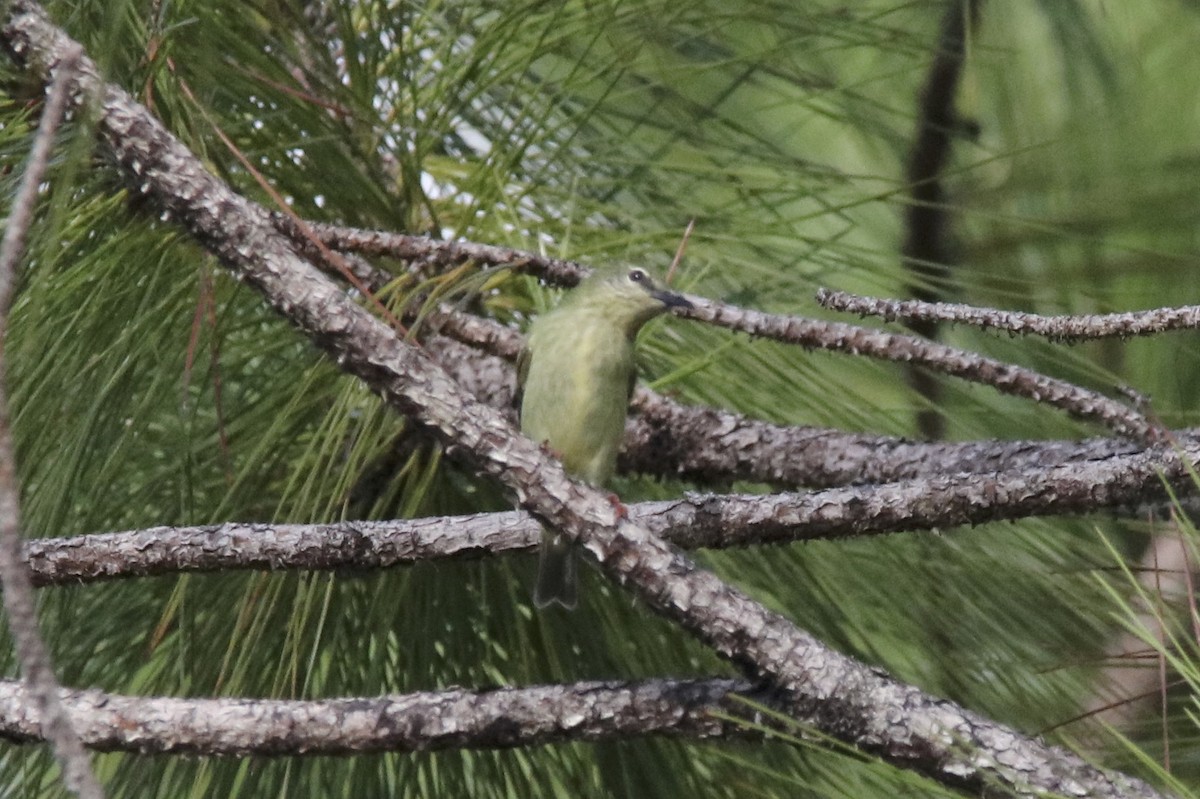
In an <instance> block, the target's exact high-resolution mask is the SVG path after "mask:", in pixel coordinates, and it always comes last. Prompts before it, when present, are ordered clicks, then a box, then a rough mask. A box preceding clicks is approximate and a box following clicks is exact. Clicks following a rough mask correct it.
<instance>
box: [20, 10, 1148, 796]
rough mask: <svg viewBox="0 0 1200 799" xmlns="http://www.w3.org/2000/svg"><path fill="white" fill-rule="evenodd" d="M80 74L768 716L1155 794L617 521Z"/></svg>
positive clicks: (223, 230)
mask: <svg viewBox="0 0 1200 799" xmlns="http://www.w3.org/2000/svg"><path fill="white" fill-rule="evenodd" d="M8 9H9V15H8V17H7V18H6V19H5V20H4V22H3V25H0V41H2V42H3V43H4V44H5V46H6V47H7V49H8V51H9V53H10V54H11V55H12V56H13V58H14V59H15V60H16V62H17V63H18V65H19V66H21V67H23V68H25V69H27V70H29V71H31V72H32V73H33V74H35V75H38V76H39V77H43V78H44V76H45V73H46V70H47V62H48V61H50V60H52V59H53V58H54V55H55V54H56V53H57V52H59V51H60V50H61V49H62V48H63V47H65V46H68V44H69V42H70V40H69V39H68V38H67V37H66V35H65V34H63V33H62V32H61V31H60V30H58V29H57V28H55V27H54V26H53V25H51V24H50V23H49V21H48V20H47V18H46V17H45V15H44V12H42V10H41V9H40V7H38V6H37V5H36V4H35V3H32V2H30V0H10V3H9V6H8ZM81 73H82V78H81V83H82V84H83V86H84V87H85V88H87V89H90V90H94V91H96V92H97V93H98V94H100V95H102V97H103V112H102V114H101V115H100V119H99V120H98V125H97V130H98V132H99V133H100V136H101V139H102V141H103V143H104V145H105V147H107V148H108V150H109V151H110V152H111V154H112V156H113V157H114V160H115V161H116V163H117V164H118V165H119V167H120V169H121V170H122V172H123V173H124V174H125V175H126V176H127V177H128V178H129V179H130V180H131V181H132V183H133V185H134V186H135V188H136V189H137V190H138V191H140V192H141V193H142V194H143V195H144V196H145V197H146V199H147V201H148V202H150V203H152V204H155V205H158V206H159V207H160V208H161V209H162V210H164V211H167V212H169V213H170V214H171V215H172V217H173V218H174V219H176V220H178V222H179V224H181V225H182V226H184V227H185V228H186V229H187V230H188V231H189V233H190V234H191V235H192V236H193V237H195V238H196V239H197V240H198V241H200V242H201V243H202V244H204V246H206V247H207V248H208V249H209V251H210V252H212V253H213V254H214V255H215V256H216V257H217V258H218V259H219V260H220V261H221V263H222V264H224V265H225V266H226V267H228V268H229V269H231V270H232V271H233V272H234V273H235V274H237V275H238V276H239V277H240V278H241V279H243V280H245V281H246V282H247V283H249V284H250V285H252V286H253V287H254V288H256V289H257V290H258V291H260V292H261V293H262V294H263V296H264V299H265V300H266V301H267V302H268V303H270V304H271V305H272V307H274V308H275V309H276V310H277V311H279V312H280V313H281V314H283V315H284V316H286V318H288V319H289V320H290V321H292V322H293V323H294V324H295V325H296V326H297V327H298V328H299V329H300V330H301V331H303V332H304V333H305V334H306V335H308V336H309V337H310V338H311V339H312V340H313V341H314V343H316V344H317V345H319V346H320V347H321V348H322V349H323V350H325V351H326V352H327V353H329V354H330V356H331V357H333V358H334V359H335V360H336V362H337V363H338V364H339V365H341V366H342V368H343V369H345V370H346V371H347V372H349V373H351V374H353V375H355V376H357V377H359V378H361V379H362V380H364V381H365V382H366V383H367V384H368V385H369V386H370V387H371V388H372V389H374V390H376V391H378V392H379V393H380V394H381V395H382V396H383V397H384V398H385V400H386V401H387V402H388V403H389V404H391V405H392V406H393V407H394V408H396V409H397V410H399V411H400V412H402V413H404V414H406V415H408V416H410V417H411V418H413V419H414V420H416V421H417V422H418V423H419V424H421V425H422V426H424V427H425V428H426V429H427V430H429V431H431V432H432V433H434V434H436V435H437V436H439V438H441V439H442V441H443V442H444V443H445V444H446V445H447V447H448V448H449V450H450V451H451V453H452V454H454V455H456V456H458V457H460V458H463V459H466V460H468V461H469V462H471V463H472V464H473V465H474V466H475V467H476V468H477V469H478V470H479V471H480V472H482V473H483V474H485V475H487V476H489V477H491V478H493V479H495V480H498V481H500V482H501V483H503V484H504V485H506V486H508V487H509V488H510V489H511V490H512V491H514V492H515V493H516V495H517V497H518V499H519V501H520V503H521V505H522V506H523V507H525V508H526V509H528V510H530V511H531V512H533V513H534V514H535V515H536V516H537V517H538V518H539V519H540V520H541V521H543V522H545V523H547V524H548V525H550V526H551V527H553V528H555V529H557V530H559V531H561V533H562V534H564V535H565V536H566V537H567V538H569V539H570V540H573V541H577V542H578V543H579V544H581V545H582V547H583V548H585V549H586V550H587V551H588V552H589V553H590V554H591V556H592V557H593V558H595V559H596V561H597V563H598V564H599V566H600V568H601V570H602V571H603V572H604V573H605V574H607V575H608V576H609V577H610V578H611V579H613V580H616V581H618V582H621V583H622V584H624V585H626V586H628V587H629V588H630V590H632V591H633V592H635V593H636V595H637V596H638V597H639V598H640V599H641V600H642V601H643V602H644V603H645V604H646V606H647V607H648V608H650V609H652V610H654V611H655V612H657V613H659V614H662V615H663V616H665V617H667V618H669V619H671V620H673V621H675V622H676V623H677V624H679V625H680V626H682V627H683V628H684V629H686V630H688V631H689V632H691V633H693V634H694V635H696V636H697V638H699V639H700V640H701V641H702V642H704V643H705V644H706V645H708V646H709V647H711V648H712V649H713V650H714V651H715V652H716V653H717V654H719V655H720V656H721V657H723V658H725V659H727V660H728V661H729V662H731V663H733V664H735V665H736V666H737V667H738V668H740V669H741V670H742V671H743V672H744V673H745V674H746V676H747V678H748V679H751V680H756V681H762V682H764V683H766V684H767V685H769V686H770V687H771V689H772V691H771V703H772V704H773V705H775V706H776V707H779V708H780V709H782V710H784V711H785V712H787V713H789V714H791V715H792V716H793V717H795V718H796V719H797V720H798V721H799V722H801V723H803V724H810V725H813V726H814V727H815V728H816V729H817V730H819V731H821V732H823V733H825V734H828V735H831V736H834V737H836V738H837V739H839V740H842V741H846V742H849V743H852V744H854V745H856V746H858V747H861V748H862V749H864V750H865V751H868V752H873V753H878V754H879V755H880V756H881V757H883V758H885V759H887V760H888V761H889V762H891V763H893V764H895V765H897V766H900V767H905V768H910V769H915V770H919V771H922V772H924V773H926V774H927V775H929V776H931V777H933V778H935V779H937V780H939V781H941V782H943V783H945V784H947V785H953V786H959V787H962V788H964V789H967V790H973V791H981V790H983V789H984V787H985V786H987V788H988V790H996V791H1004V792H1008V793H1013V794H1016V795H1025V796H1032V795H1035V794H1041V793H1044V792H1047V791H1057V792H1060V793H1062V792H1068V791H1069V792H1073V793H1077V794H1078V793H1089V792H1090V793H1091V794H1092V795H1093V796H1096V797H1117V796H1154V795H1157V794H1156V792H1155V791H1154V790H1153V789H1152V788H1151V787H1150V786H1149V785H1146V784H1145V783H1142V782H1141V781H1138V780H1135V779H1133V778H1130V777H1126V776H1123V775H1120V774H1114V773H1111V772H1107V771H1103V770H1100V769H1097V768H1095V767H1094V766H1092V765H1090V764H1088V763H1086V762H1085V761H1083V760H1082V759H1081V758H1079V757H1077V756H1075V755H1073V754H1071V753H1069V752H1066V751H1064V750H1061V749H1058V748H1054V747H1049V746H1046V745H1045V744H1044V743H1042V742H1040V741H1037V740H1034V739H1031V738H1028V737H1026V736H1023V735H1021V734H1020V733H1018V732H1016V731H1015V730H1012V729H1010V728H1007V727H1004V726H1003V725H999V724H997V723H995V722H993V721H990V720H988V719H986V718H984V717H982V716H979V715H977V714H975V713H972V712H971V711H968V710H966V709H964V708H961V707H958V706H956V705H954V704H953V703H952V702H949V701H946V700H942V699H938V698H936V697H933V696H929V695H927V694H924V693H922V692H921V691H919V690H918V689H916V688H914V687H912V686H907V685H904V684H902V683H900V682H897V681H896V680H893V679H891V678H889V677H887V676H885V675H883V674H881V673H880V672H879V671H878V670H877V669H873V668H871V667H868V666H866V665H864V664H861V663H858V662H856V661H854V660H853V659H851V658H848V657H846V656H844V655H841V654H840V653H838V652H836V651H834V650H832V649H830V648H829V647H827V646H825V645H824V644H822V643H821V642H819V641H817V640H816V639H815V638H813V637H812V636H810V635H808V634H807V633H805V632H804V631H802V630H800V629H798V628H797V627H796V626H795V625H794V624H792V623H791V622H790V621H789V620H788V619H786V618H784V617H783V616H781V615H779V614H778V613H774V612H772V611H769V610H767V609H766V608H764V607H763V606H762V605H760V604H759V603H757V602H755V601H754V600H752V599H751V598H750V597H748V596H747V595H746V594H744V593H743V592H741V591H738V590H737V589H735V588H732V587H730V586H728V585H726V584H724V583H722V582H721V581H720V580H718V579H717V578H716V577H715V576H713V575H712V574H709V573H707V572H705V571H703V570H701V569H699V568H698V567H697V566H696V565H695V564H694V563H693V562H691V561H690V560H689V559H687V558H686V557H684V556H683V555H681V554H679V553H678V552H675V551H674V550H672V549H670V548H669V547H668V546H667V545H666V544H665V543H664V542H662V540H661V539H659V538H658V537H656V536H654V535H652V534H651V533H650V532H649V531H648V530H646V529H645V528H644V527H642V526H641V525H638V524H636V523H634V522H632V521H631V520H629V519H626V518H622V516H621V514H619V513H618V512H617V509H616V508H615V507H614V506H613V504H612V503H611V502H610V500H609V497H608V496H607V495H606V494H604V493H603V492H600V491H597V490H596V489H594V488H592V487H590V486H587V485H585V484H582V483H577V482H574V481H572V480H570V479H569V478H568V477H567V475H566V473H565V472H564V471H563V469H562V467H561V465H560V464H559V463H558V462H557V461H555V460H553V459H552V458H550V457H548V456H547V455H546V454H545V453H544V452H542V451H541V449H540V448H539V447H538V446H537V445H536V444H534V443H533V442H532V441H530V440H528V439H526V438H524V437H522V436H520V435H518V434H517V433H516V432H515V430H514V429H513V427H512V426H511V425H510V424H508V423H507V422H505V420H504V418H503V417H502V416H501V415H500V414H499V413H497V412H496V411H495V410H493V409H491V408H488V407H487V406H484V405H481V404H480V403H477V402H474V401H473V400H470V399H468V398H467V396H466V395H465V393H464V392H463V391H462V390H461V389H460V388H459V387H458V386H457V384H456V383H455V382H454V381H453V380H452V379H451V378H450V377H449V376H448V375H446V373H445V372H444V371H442V370H441V369H440V368H438V367H437V366H436V365H435V364H433V363H432V362H431V361H430V360H429V359H428V358H427V357H426V356H424V355H423V354H422V353H421V352H420V351H418V350H417V349H415V348H414V347H411V346H408V345H407V344H405V343H404V342H401V341H400V340H398V339H397V337H396V336H395V334H394V332H393V331H391V330H390V329H389V328H387V327H386V326H384V325H383V324H382V323H380V322H379V321H378V320H377V319H375V318H374V317H372V316H371V315H370V314H369V313H368V312H367V311H366V310H365V309H363V308H361V307H360V306H358V305H356V304H355V303H353V302H352V301H350V300H349V299H348V298H347V297H346V296H345V294H344V292H342V291H341V290H340V289H339V287H337V286H336V285H335V284H333V283H332V282H330V281H329V280H328V279H327V278H326V277H325V276H323V275H321V274H320V273H319V272H318V271H317V270H315V269H314V268H313V267H312V266H311V265H309V264H308V263H307V262H306V261H304V260H303V259H302V258H300V257H299V256H298V255H297V254H296V252H295V250H294V249H293V248H292V246H291V245H290V244H289V243H288V242H287V241H286V240H285V239H284V238H283V237H282V236H280V235H279V234H278V233H277V231H276V230H275V229H274V227H273V226H272V224H271V220H270V219H269V218H268V217H267V215H266V214H264V213H263V212H262V211H261V209H259V208H257V207H255V206H253V205H252V204H250V203H248V202H246V201H245V200H244V199H243V198H241V197H239V196H237V195H236V194H234V193H233V192H232V191H230V190H229V188H228V187H227V186H225V185H224V184H223V183H221V182H220V181H219V180H217V179H216V178H214V177H213V176H212V175H211V174H209V173H208V172H207V171H205V170H204V168H203V166H202V164H200V162H199V161H198V160H197V159H196V158H195V156H194V155H192V154H191V153H190V152H189V151H188V150H187V149H186V148H185V147H184V146H183V145H182V144H181V143H180V142H179V141H178V140H176V139H175V138H174V137H172V136H171V135H170V134H169V133H167V132H166V131H165V130H164V129H163V128H162V127H161V125H160V124H159V123H158V122H157V121H156V120H155V119H154V118H153V117H151V116H150V115H149V114H148V113H147V112H146V111H145V109H144V108H142V107H141V106H139V105H138V104H137V103H135V102H134V101H133V100H132V99H131V98H130V97H129V96H128V94H126V93H125V92H124V91H122V90H121V89H119V88H117V87H114V86H112V85H105V84H104V83H103V82H102V81H100V79H99V77H98V76H97V74H96V71H95V68H94V66H93V65H91V64H90V63H88V62H86V61H85V62H84V63H83V66H82V68H81Z"/></svg>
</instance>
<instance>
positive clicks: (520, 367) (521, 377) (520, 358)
mask: <svg viewBox="0 0 1200 799" xmlns="http://www.w3.org/2000/svg"><path fill="white" fill-rule="evenodd" d="M529 360H530V357H529V347H527V346H526V347H522V348H521V352H520V353H519V354H518V355H517V390H516V391H514V392H513V407H514V408H516V409H517V413H518V414H520V412H521V400H523V399H524V398H525V378H527V377H529Z"/></svg>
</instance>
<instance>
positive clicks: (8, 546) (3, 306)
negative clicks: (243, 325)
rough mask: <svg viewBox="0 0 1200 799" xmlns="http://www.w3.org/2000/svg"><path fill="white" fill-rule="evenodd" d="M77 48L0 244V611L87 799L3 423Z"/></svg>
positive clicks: (87, 776)
mask: <svg viewBox="0 0 1200 799" xmlns="http://www.w3.org/2000/svg"><path fill="white" fill-rule="evenodd" d="M82 55H83V51H82V49H81V48H80V47H79V46H78V45H76V44H73V43H72V46H69V47H66V48H64V49H63V50H62V51H61V52H60V53H59V54H58V59H57V64H55V65H54V66H53V71H54V75H53V79H52V80H51V81H50V84H49V87H48V89H49V90H48V96H47V98H46V105H45V108H43V109H42V118H41V121H40V122H39V123H38V129H37V134H36V135H35V137H34V140H33V147H32V148H31V150H30V153H29V163H28V164H27V165H26V167H25V172H24V174H23V175H22V176H21V184H20V186H19V188H18V189H17V196H16V198H15V199H14V200H13V206H12V211H11V212H10V213H9V215H8V221H7V224H6V225H5V229H4V240H3V241H2V242H0V342H3V345H2V346H0V583H3V586H4V610H5V613H6V614H7V616H8V626H9V629H10V630H11V631H12V636H13V646H14V647H15V648H16V651H17V659H18V661H19V662H20V664H21V672H22V674H23V675H24V677H25V685H27V686H28V689H29V695H30V698H31V699H32V702H31V704H32V706H33V707H36V708H37V711H38V713H39V714H40V716H41V718H43V719H46V739H47V740H48V741H49V742H50V744H51V745H52V746H53V748H54V754H55V756H56V757H57V758H58V760H59V763H61V765H62V770H63V781H64V782H65V783H66V785H67V788H68V789H69V790H71V791H72V792H74V793H75V794H77V795H79V796H82V797H87V799H92V798H93V797H97V798H98V797H102V796H103V795H104V792H103V790H102V789H101V788H100V783H99V782H98V781H97V780H96V776H95V774H93V773H92V765H91V762H90V761H89V760H88V755H87V752H86V751H84V748H83V745H82V743H81V742H80V740H79V736H78V735H77V734H76V732H75V730H74V729H73V727H72V723H71V718H70V716H69V715H68V714H67V710H66V708H65V707H64V706H63V704H62V703H61V702H60V701H59V697H58V691H59V688H58V679H57V678H56V677H55V676H54V665H53V663H52V662H51V660H50V652H49V650H47V648H46V644H45V642H44V641H43V640H42V636H41V633H40V632H39V631H38V617H37V602H36V601H35V599H34V592H33V582H32V580H31V579H30V575H29V568H28V566H27V565H26V563H25V561H24V559H23V558H22V554H21V506H20V499H19V497H20V489H19V488H18V486H17V474H16V461H15V458H14V455H13V444H12V433H11V430H10V428H9V414H8V386H7V379H6V378H7V374H6V373H7V367H8V364H7V355H8V347H7V342H8V312H9V309H10V307H11V306H12V297H13V285H14V283H15V281H16V269H17V260H18V259H19V258H20V257H21V252H22V250H23V249H24V247H25V235H26V233H27V232H28V230H29V224H30V222H31V221H32V219H33V211H34V208H35V206H36V205H37V192H38V185H39V184H40V183H41V182H42V176H43V175H44V174H45V172H46V166H47V164H48V163H49V161H50V150H51V148H52V147H53V145H54V136H55V134H56V133H57V132H58V127H59V125H60V124H61V123H62V119H63V114H64V113H65V111H66V108H67V99H68V96H69V94H70V92H71V89H72V82H73V78H74V73H75V70H76V69H77V68H78V66H79V59H80V58H81V57H82Z"/></svg>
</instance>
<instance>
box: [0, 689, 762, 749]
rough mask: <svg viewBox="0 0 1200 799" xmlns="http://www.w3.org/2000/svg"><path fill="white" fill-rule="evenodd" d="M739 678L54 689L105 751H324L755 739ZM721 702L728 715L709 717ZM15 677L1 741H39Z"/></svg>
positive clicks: (2, 695)
mask: <svg viewBox="0 0 1200 799" xmlns="http://www.w3.org/2000/svg"><path fill="white" fill-rule="evenodd" d="M735 693H736V694H739V695H749V696H751V697H753V696H754V695H755V692H754V689H753V688H752V686H750V685H749V684H748V683H746V682H739V681H736V680H720V679H710V680H644V681H641V682H584V683H577V684H574V685H544V686H534V687H527V688H496V689H493V690H490V691H489V690H485V691H468V690H462V689H451V690H445V691H427V692H421V693H413V694H402V695H397V696H382V697H372V698H365V697H356V698H352V699H323V700H311V701H300V700H268V699H174V698H167V697H133V696H119V695H116V694H108V693H103V692H101V691H62V693H61V701H62V702H63V703H64V704H66V705H67V706H68V707H70V708H71V712H72V715H73V716H74V717H75V718H76V719H78V721H79V725H80V731H81V733H82V735H83V739H84V742H85V743H86V744H87V746H89V747H91V748H93V749H97V750H100V751H105V752H114V751H124V752H139V753H142V754H160V753H174V754H192V755H239V756H246V755H291V756H296V755H305V756H314V755H330V754H351V753H364V752H428V751H433V750H439V749H508V748H512V747H517V746H539V745H544V744H548V743H558V742H565V741H607V740H614V739H616V740H627V739H629V738H631V737H637V736H645V735H666V736H672V737H682V738H698V739H703V738H727V737H761V733H760V732H755V731H753V730H751V729H750V728H749V727H748V725H747V724H746V723H739V722H738V721H736V720H731V719H730V718H729V717H734V719H736V718H737V717H745V716H747V715H748V713H747V710H748V707H747V705H746V704H745V703H742V702H738V701H737V700H736V699H735V698H733V694H735ZM714 711H719V712H720V713H721V716H724V718H721V717H718V716H716V715H714ZM41 718H42V717H41V714H40V712H39V711H38V709H37V706H36V705H35V704H34V703H33V702H32V701H30V697H29V695H28V692H27V691H26V690H25V689H24V688H23V687H22V686H21V685H20V684H19V683H16V682H13V681H9V680H0V738H8V739H9V740H12V741H17V742H25V741H35V740H39V739H41V738H43V736H44V728H43V725H42V724H41V722H40V719H41Z"/></svg>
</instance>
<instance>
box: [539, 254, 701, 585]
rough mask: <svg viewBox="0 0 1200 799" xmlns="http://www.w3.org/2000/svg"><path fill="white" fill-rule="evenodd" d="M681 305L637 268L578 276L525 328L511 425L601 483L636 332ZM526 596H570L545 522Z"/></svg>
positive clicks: (564, 561)
mask: <svg viewBox="0 0 1200 799" xmlns="http://www.w3.org/2000/svg"><path fill="white" fill-rule="evenodd" d="M691 307H692V304H691V303H690V302H689V301H688V300H687V299H685V298H684V297H683V296H681V295H679V294H677V293H674V292H672V291H668V290H667V289H666V288H665V287H663V286H662V285H661V284H660V283H659V282H658V281H656V280H655V279H654V278H653V277H651V276H650V273H649V272H647V271H646V270H645V269H641V268H636V267H635V268H632V269H626V270H620V271H617V272H615V273H614V272H599V271H598V272H596V273H594V274H593V275H591V276H590V277H588V278H586V279H585V280H584V281H583V282H582V283H580V284H579V285H578V286H576V287H575V288H574V289H572V290H571V291H569V292H567V294H566V295H565V296H564V298H563V299H562V301H561V302H560V303H559V304H558V305H557V306H556V307H555V308H554V309H553V310H551V311H549V312H547V313H544V314H542V315H540V316H538V317H537V319H535V320H534V322H533V324H532V325H531V326H530V328H529V334H528V337H527V338H526V343H525V347H524V348H523V349H522V351H521V353H520V355H519V356H518V358H517V396H516V404H517V406H518V408H519V409H520V420H521V432H522V433H524V434H525V435H526V436H528V437H529V438H531V439H533V440H534V441H536V442H537V443H539V444H541V445H542V446H543V447H544V448H546V449H548V450H549V451H550V452H551V453H553V454H554V455H556V456H557V457H558V458H559V459H560V460H561V461H562V465H563V468H564V469H565V470H566V472H567V474H569V475H571V476H572V477H575V478H577V479H580V480H583V481H584V482H586V483H589V484H591V485H593V486H596V487H605V486H606V485H607V484H608V482H609V480H611V479H612V476H613V473H614V472H615V471H616V467H617V452H618V450H619V449H620V446H621V438H622V436H623V434H624V432H625V415H626V413H627V411H628V408H629V400H630V398H631V397H632V396H633V388H634V385H635V384H636V382H637V369H636V366H635V364H634V356H633V353H634V344H635V342H636V340H637V335H638V332H639V331H640V330H641V329H642V326H643V325H645V324H646V323H647V322H649V321H650V320H651V319H653V318H654V317H656V316H659V315H660V314H662V313H665V312H666V311H667V310H668V309H670V308H691ZM613 499H614V501H616V497H615V495H614V497H613ZM617 504H618V507H620V506H619V502H618V503H617ZM533 602H534V605H535V606H536V607H538V608H545V607H548V606H550V605H553V604H555V603H557V604H560V605H562V606H563V607H565V608H568V609H570V608H573V607H575V605H576V604H577V603H578V587H577V577H576V570H575V553H574V551H573V550H572V547H571V544H570V542H569V541H568V540H566V539H565V538H564V537H562V536H561V535H558V534H557V533H555V532H553V531H552V530H543V531H542V543H541V549H540V555H539V562H538V577H537V586H536V588H535V590H534V595H533Z"/></svg>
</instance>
